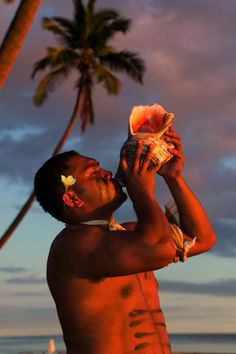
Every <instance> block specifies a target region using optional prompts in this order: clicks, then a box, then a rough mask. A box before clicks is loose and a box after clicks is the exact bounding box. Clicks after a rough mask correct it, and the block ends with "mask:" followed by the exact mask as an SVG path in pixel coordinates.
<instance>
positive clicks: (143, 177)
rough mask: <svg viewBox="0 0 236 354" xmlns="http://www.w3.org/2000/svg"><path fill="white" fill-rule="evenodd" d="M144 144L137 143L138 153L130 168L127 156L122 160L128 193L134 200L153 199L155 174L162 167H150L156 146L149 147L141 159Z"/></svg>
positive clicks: (122, 157)
mask: <svg viewBox="0 0 236 354" xmlns="http://www.w3.org/2000/svg"><path fill="white" fill-rule="evenodd" d="M142 149H143V143H142V142H141V141H140V140H139V141H138V142H137V147H136V153H135V157H134V160H133V163H132V164H131V165H130V166H129V165H128V162H127V159H126V156H125V155H122V156H121V158H120V165H121V168H122V170H123V175H124V180H125V185H126V188H127V192H128V194H129V196H130V198H131V199H132V200H137V199H139V198H143V197H145V196H148V197H151V198H153V196H154V190H155V174H156V172H157V171H158V170H159V169H160V165H155V166H154V167H148V166H149V164H150V161H151V157H152V154H153V150H154V146H152V145H149V149H148V151H147V153H146V155H145V156H144V158H142V157H141V155H142Z"/></svg>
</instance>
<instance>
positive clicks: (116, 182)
mask: <svg viewBox="0 0 236 354" xmlns="http://www.w3.org/2000/svg"><path fill="white" fill-rule="evenodd" d="M112 182H113V184H114V185H115V187H116V188H122V187H123V186H122V184H121V183H120V182H119V180H118V179H116V178H112Z"/></svg>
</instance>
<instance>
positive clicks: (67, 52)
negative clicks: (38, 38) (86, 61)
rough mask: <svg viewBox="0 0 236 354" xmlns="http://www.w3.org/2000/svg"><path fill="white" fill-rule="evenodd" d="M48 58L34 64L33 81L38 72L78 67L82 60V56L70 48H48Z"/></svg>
mask: <svg viewBox="0 0 236 354" xmlns="http://www.w3.org/2000/svg"><path fill="white" fill-rule="evenodd" d="M47 54H48V55H47V56H46V57H45V58H43V59H41V60H39V61H37V62H36V63H35V64H34V67H33V72H32V74H31V78H32V79H33V78H34V77H35V75H36V73H37V72H38V71H41V70H44V69H46V67H50V68H51V69H57V68H61V67H66V66H70V67H77V65H78V62H79V60H80V56H79V54H78V53H77V52H75V51H74V50H72V49H70V48H68V49H67V48H53V47H48V48H47Z"/></svg>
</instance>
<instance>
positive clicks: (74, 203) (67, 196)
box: [62, 191, 84, 208]
mask: <svg viewBox="0 0 236 354" xmlns="http://www.w3.org/2000/svg"><path fill="white" fill-rule="evenodd" d="M62 199H63V202H64V203H65V204H66V205H68V206H69V207H71V208H76V207H77V208H81V207H82V206H83V205H84V202H83V201H82V200H81V199H80V198H79V197H78V195H77V194H76V193H75V192H73V191H67V192H65V193H63V196H62Z"/></svg>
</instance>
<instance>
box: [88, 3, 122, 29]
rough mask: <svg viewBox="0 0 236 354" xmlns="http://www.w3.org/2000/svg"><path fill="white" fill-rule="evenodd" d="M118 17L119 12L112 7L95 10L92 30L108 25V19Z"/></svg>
mask: <svg viewBox="0 0 236 354" xmlns="http://www.w3.org/2000/svg"><path fill="white" fill-rule="evenodd" d="M119 17H120V15H119V13H118V12H117V11H115V10H112V9H105V10H100V11H97V12H96V13H95V14H94V16H93V26H92V31H93V32H94V33H96V32H99V31H100V30H101V28H103V27H104V26H106V25H108V24H109V23H110V21H114V20H116V19H117V18H119Z"/></svg>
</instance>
